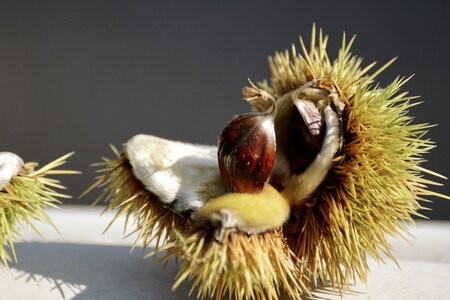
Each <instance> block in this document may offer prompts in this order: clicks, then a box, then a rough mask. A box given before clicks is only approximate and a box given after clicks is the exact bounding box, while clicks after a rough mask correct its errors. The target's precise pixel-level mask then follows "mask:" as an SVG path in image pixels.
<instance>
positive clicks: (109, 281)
mask: <svg viewBox="0 0 450 300" xmlns="http://www.w3.org/2000/svg"><path fill="white" fill-rule="evenodd" d="M48 212H49V214H50V216H51V217H52V219H53V221H54V223H55V224H56V226H57V227H58V229H59V231H60V232H61V234H58V233H57V232H56V231H55V230H54V229H52V228H51V227H49V226H47V225H43V224H39V223H38V224H37V227H38V228H39V229H40V231H41V232H42V233H43V235H44V236H45V238H46V240H45V241H42V240H41V239H40V238H39V237H38V236H37V235H36V234H35V233H34V232H33V231H32V230H31V229H27V228H25V229H24V230H23V238H22V239H20V240H18V241H17V243H16V252H17V255H18V256H19V262H18V263H17V264H11V266H10V270H0V299H1V300H10V299H14V300H15V299H18V300H28V299H45V300H52V299H89V300H91V299H108V300H115V299H117V300H119V299H120V300H127V299H151V300H153V299H186V298H188V293H189V289H190V286H189V283H184V284H183V285H182V286H181V287H180V288H179V289H178V290H177V291H176V292H171V290H170V288H171V285H172V283H173V279H174V277H175V275H176V273H177V265H176V264H175V263H170V264H169V265H168V266H167V267H166V269H163V268H162V264H160V263H158V262H157V261H154V260H152V259H145V260H144V259H143V258H142V255H141V249H140V248H137V249H135V251H133V252H131V253H130V244H131V243H132V242H133V238H132V237H130V238H127V239H122V236H123V234H122V230H123V223H124V219H123V218H121V219H119V220H118V221H117V222H116V223H115V224H114V225H113V226H112V227H111V228H110V230H109V231H108V232H107V233H105V234H102V231H103V229H105V228H106V225H107V224H108V222H109V221H110V220H111V218H112V214H110V213H108V214H105V215H103V216H100V212H101V208H92V207H81V206H80V207H79V206H64V208H63V209H60V210H55V209H51V210H49V211H48ZM411 232H412V233H413V235H414V236H415V238H413V239H411V242H410V243H408V242H405V241H401V240H391V244H392V245H393V247H394V249H395V253H396V257H397V258H398V261H399V263H400V266H401V269H399V268H398V267H397V266H396V265H395V264H394V263H392V262H391V261H387V264H386V265H378V264H376V263H374V262H370V265H371V269H372V271H371V273H370V275H369V278H368V284H367V286H366V285H363V284H361V283H357V284H356V285H355V286H354V287H353V290H354V291H353V292H352V293H346V294H344V296H343V299H344V300H351V299H408V300H409V299H450V222H433V221H422V222H419V226H418V227H412V228H411ZM314 295H315V297H316V299H341V298H340V296H339V295H337V294H336V293H333V292H330V291H327V290H321V291H315V292H314ZM189 299H195V296H194V295H193V296H191V297H189Z"/></svg>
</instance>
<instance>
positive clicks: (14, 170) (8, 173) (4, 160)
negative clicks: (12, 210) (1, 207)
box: [0, 152, 23, 190]
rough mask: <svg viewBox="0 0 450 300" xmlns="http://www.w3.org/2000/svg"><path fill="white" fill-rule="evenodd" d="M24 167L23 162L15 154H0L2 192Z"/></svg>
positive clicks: (0, 188) (0, 184)
mask: <svg viewBox="0 0 450 300" xmlns="http://www.w3.org/2000/svg"><path fill="white" fill-rule="evenodd" d="M22 166H23V160H22V159H21V158H20V157H19V156H17V155H16V154H14V153H11V152H0V190H2V189H3V188H4V187H5V186H6V185H7V184H8V183H9V182H10V181H11V179H12V178H13V177H14V176H16V175H17V174H18V173H19V171H20V169H21V168H22Z"/></svg>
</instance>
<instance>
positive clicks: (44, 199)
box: [0, 153, 78, 267]
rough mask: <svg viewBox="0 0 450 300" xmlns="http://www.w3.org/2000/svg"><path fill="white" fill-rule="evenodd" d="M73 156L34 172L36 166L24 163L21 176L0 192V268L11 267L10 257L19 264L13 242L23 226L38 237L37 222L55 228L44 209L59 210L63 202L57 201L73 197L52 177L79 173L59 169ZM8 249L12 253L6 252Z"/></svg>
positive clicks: (58, 160)
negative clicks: (63, 190)
mask: <svg viewBox="0 0 450 300" xmlns="http://www.w3.org/2000/svg"><path fill="white" fill-rule="evenodd" d="M72 154H73V153H69V154H67V155H64V156H62V157H60V158H58V159H56V160H54V161H53V162H51V163H49V164H47V165H45V166H43V167H41V168H39V169H37V170H34V169H33V166H34V163H29V164H25V165H24V167H23V168H22V170H21V171H20V172H19V174H18V175H16V176H14V177H13V178H12V179H11V181H10V182H9V183H8V184H7V185H6V186H5V187H4V189H3V190H0V267H1V266H2V264H3V265H5V266H7V265H8V262H9V261H10V260H11V254H12V258H13V259H14V261H17V257H16V252H15V248H14V243H13V240H14V238H17V237H19V236H20V229H21V228H22V226H24V225H28V226H30V227H31V228H33V229H34V230H35V231H36V232H37V233H38V234H39V232H38V231H37V229H36V228H35V227H34V225H33V222H34V221H40V222H44V223H47V224H49V225H51V226H53V227H54V225H53V223H52V221H51V219H50V217H49V216H48V215H47V213H46V212H45V210H44V208H46V207H56V206H57V204H59V203H60V202H59V200H58V199H61V198H70V196H68V195H65V194H62V193H60V192H58V191H57V190H58V189H64V186H62V185H61V184H60V182H59V181H58V180H56V179H53V178H50V177H49V176H52V175H60V174H76V173H78V172H75V171H68V170H59V169H57V168H58V167H59V166H61V165H62V164H64V163H65V161H66V159H67V158H68V157H70V156H71V155H72ZM8 246H9V248H10V250H11V251H10V253H11V254H10V253H8V251H7V250H6V247H8Z"/></svg>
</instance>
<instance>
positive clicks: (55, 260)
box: [0, 243, 194, 299]
mask: <svg viewBox="0 0 450 300" xmlns="http://www.w3.org/2000/svg"><path fill="white" fill-rule="evenodd" d="M16 247H17V248H16V251H17V254H18V256H19V257H20V262H19V263H17V264H13V265H11V272H12V273H13V276H12V277H13V278H12V280H14V281H16V282H17V281H25V282H26V283H27V285H26V289H29V292H26V291H22V295H23V296H24V297H23V298H21V299H186V298H187V295H188V293H189V285H187V284H184V285H182V286H181V287H180V288H179V289H178V290H177V291H176V292H172V291H171V286H172V283H173V282H174V278H175V276H176V274H177V270H178V266H177V265H176V264H175V263H174V262H170V263H169V264H168V265H167V267H166V268H165V269H164V268H163V265H162V263H160V262H158V261H157V259H155V260H152V259H145V260H144V259H143V258H142V256H141V252H140V249H135V251H133V252H132V253H131V254H130V248H129V247H127V246H109V245H80V244H62V243H48V244H43V243H18V244H17V245H16ZM150 250H151V249H150ZM19 287H22V288H23V287H24V286H23V285H22V286H20V285H19ZM35 292H36V293H38V294H34V296H33V294H32V293H35ZM12 293H13V294H12V295H11V296H13V295H16V296H15V297H11V298H10V297H8V295H3V296H0V298H1V299H14V298H15V299H18V298H17V294H16V293H17V291H15V292H14V291H12ZM26 295H28V296H26ZM4 296H6V297H5V298H3V297H4ZM191 298H194V297H191Z"/></svg>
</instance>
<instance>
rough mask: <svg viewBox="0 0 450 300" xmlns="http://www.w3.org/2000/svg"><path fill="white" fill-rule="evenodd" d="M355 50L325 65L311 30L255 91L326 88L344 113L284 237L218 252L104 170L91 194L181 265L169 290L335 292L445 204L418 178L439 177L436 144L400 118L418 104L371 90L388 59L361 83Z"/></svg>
mask: <svg viewBox="0 0 450 300" xmlns="http://www.w3.org/2000/svg"><path fill="white" fill-rule="evenodd" d="M352 43H353V39H351V40H350V42H347V40H346V38H345V35H344V38H343V42H342V47H341V49H340V51H339V54H338V57H337V59H336V60H335V61H331V60H330V59H329V57H328V54H327V52H326V44H327V37H324V36H323V35H322V32H320V33H319V35H318V37H317V36H316V32H315V29H313V34H312V39H311V45H310V48H309V50H308V49H306V47H305V45H304V43H303V41H301V43H300V44H301V48H302V54H299V53H297V50H296V49H295V47H293V48H292V52H291V53H289V52H288V51H286V52H282V53H277V54H276V55H275V56H274V57H272V58H271V59H270V68H271V72H272V78H271V80H270V82H263V83H261V84H260V86H261V88H262V89H264V90H266V91H268V92H269V93H270V94H272V95H273V96H274V97H275V98H276V99H279V98H281V97H283V96H284V95H286V94H288V93H290V92H291V91H293V90H295V89H297V88H299V87H300V86H302V85H304V84H305V83H306V82H310V81H313V80H315V81H316V83H317V85H318V87H319V88H320V86H321V85H322V87H323V88H324V89H328V88H329V87H330V86H333V87H334V88H335V89H336V90H337V92H338V94H339V97H340V99H341V100H342V101H344V103H345V104H346V107H345V110H344V113H343V116H342V117H343V121H344V122H343V123H344V128H343V130H344V136H345V144H344V146H343V150H342V153H341V154H340V155H339V157H337V158H336V159H335V165H334V166H333V168H332V169H331V171H330V172H329V174H328V176H327V179H326V180H325V182H324V183H323V184H322V185H321V186H320V187H319V189H318V191H317V192H316V193H315V194H314V195H313V196H312V197H311V198H310V199H308V200H307V202H306V204H305V205H304V206H302V207H301V208H296V207H293V208H292V211H293V212H292V214H291V218H290V219H289V221H288V222H287V224H286V225H285V226H284V227H283V228H282V230H279V231H269V232H266V233H261V234H253V235H247V234H243V233H239V232H230V233H229V235H227V236H226V238H225V239H224V240H223V241H222V242H221V243H219V242H217V241H215V240H213V239H211V231H209V230H207V229H194V228H193V227H191V226H190V224H189V221H187V220H185V219H183V218H182V217H181V216H179V215H177V214H176V213H175V212H173V211H171V210H170V208H168V207H165V206H163V205H162V204H161V203H160V202H158V201H157V199H155V197H154V196H152V194H151V193H149V192H148V191H146V190H145V189H144V187H143V186H142V185H141V184H140V183H139V182H138V181H137V180H136V179H135V178H134V177H133V174H132V171H131V166H130V165H129V164H128V163H127V160H126V157H124V156H123V155H120V154H119V158H118V160H105V161H104V163H103V167H104V170H103V171H105V172H107V173H106V175H104V176H103V177H102V178H101V179H100V180H99V181H98V182H97V184H96V185H100V184H103V185H104V186H105V193H104V195H103V197H105V198H106V199H109V201H110V202H109V204H108V207H107V209H112V208H118V209H119V212H118V215H121V214H123V213H125V214H126V215H127V216H129V215H131V214H134V215H135V217H136V223H137V224H136V230H135V231H137V232H139V237H140V238H142V240H143V243H144V248H145V247H146V246H148V245H149V243H150V241H152V240H155V239H156V240H157V241H159V242H160V244H159V243H157V245H162V247H161V248H160V250H167V257H166V258H169V257H172V256H175V257H178V258H180V259H181V270H180V273H179V275H178V278H177V280H176V283H175V287H177V286H178V285H179V284H180V283H181V282H182V281H183V280H185V279H191V280H192V281H193V289H197V296H198V298H204V297H216V298H220V297H221V296H223V295H225V294H227V293H228V294H230V295H231V296H235V297H236V298H238V299H240V298H243V299H266V298H269V299H278V297H279V295H280V293H281V291H282V290H286V291H287V293H288V294H289V295H290V296H291V297H293V298H298V297H300V296H299V294H300V293H304V292H306V293H308V291H309V290H310V289H311V286H315V285H317V284H325V283H326V284H330V285H331V287H332V288H335V289H337V290H339V291H340V292H342V291H343V289H344V288H348V287H349V285H350V283H351V282H352V281H354V280H356V279H357V278H360V279H362V280H363V281H364V280H365V279H366V276H367V272H368V265H367V258H368V257H369V256H372V257H374V258H375V259H377V260H381V261H382V260H383V259H384V258H385V257H389V258H391V259H393V260H395V259H394V257H393V254H392V251H391V249H390V245H389V243H388V242H387V238H388V236H394V237H406V236H407V235H408V232H407V228H406V224H405V222H406V223H407V222H413V219H412V217H411V216H420V214H419V213H418V210H419V209H421V208H422V206H421V204H420V203H419V201H421V200H425V199H426V198H427V197H429V196H438V197H442V198H448V197H447V196H444V195H440V194H437V193H435V192H433V191H431V190H429V189H428V186H430V185H435V184H437V183H436V182H434V181H432V180H428V179H425V178H424V177H422V176H423V174H428V175H433V176H438V177H439V175H438V174H436V173H434V172H432V171H429V170H426V169H424V168H423V167H422V166H421V164H422V163H423V162H424V160H423V159H422V156H423V155H424V154H425V153H426V152H428V151H429V150H431V149H432V148H433V147H434V144H433V143H432V142H430V141H429V140H427V139H425V138H424V135H425V134H426V132H427V130H428V129H429V128H430V127H431V126H430V125H428V124H414V123H412V118H411V117H409V116H408V115H407V113H408V109H409V108H410V107H412V106H414V105H416V103H415V102H414V100H415V98H416V97H410V96H408V95H407V93H404V92H399V90H400V88H401V87H402V86H403V85H404V84H405V83H406V82H407V81H408V79H409V78H406V79H405V78H398V79H396V80H394V81H393V82H392V83H391V84H389V85H388V86H387V87H385V88H381V87H379V86H378V85H374V84H373V82H374V79H375V77H376V76H377V75H378V74H379V73H380V72H381V71H383V70H384V69H385V68H387V67H388V66H389V65H390V64H391V63H392V62H393V60H392V61H390V62H388V63H386V64H385V65H384V66H382V67H381V68H380V69H378V70H377V71H375V72H374V73H373V74H371V75H368V72H369V71H370V70H371V68H372V67H373V66H374V64H370V65H369V66H367V67H363V66H362V60H361V59H360V58H359V57H357V56H354V55H352V54H351V53H350V47H351V44H352ZM277 138H278V137H277ZM165 232H167V233H169V234H168V235H164V233H165ZM305 276H306V277H305ZM307 278H308V279H307ZM309 279H310V280H311V282H309V281H308V280H309Z"/></svg>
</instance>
